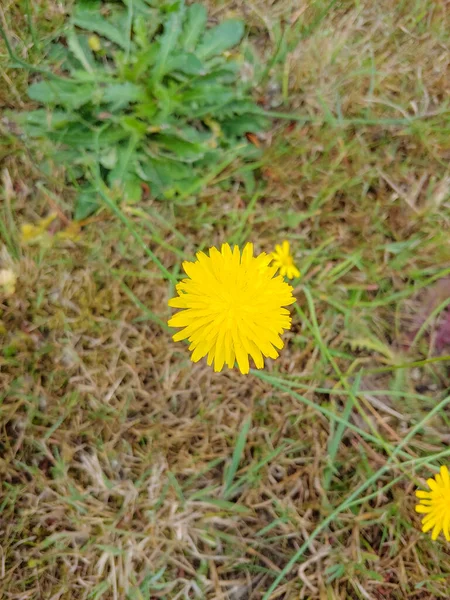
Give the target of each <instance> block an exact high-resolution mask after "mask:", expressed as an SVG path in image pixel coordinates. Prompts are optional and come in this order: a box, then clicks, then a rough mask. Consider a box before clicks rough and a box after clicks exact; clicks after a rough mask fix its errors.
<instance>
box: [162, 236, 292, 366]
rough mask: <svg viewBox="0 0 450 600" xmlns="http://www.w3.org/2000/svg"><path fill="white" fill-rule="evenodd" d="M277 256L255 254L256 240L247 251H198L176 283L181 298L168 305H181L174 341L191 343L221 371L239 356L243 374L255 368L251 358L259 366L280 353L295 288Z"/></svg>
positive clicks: (198, 356)
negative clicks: (285, 278) (278, 273)
mask: <svg viewBox="0 0 450 600" xmlns="http://www.w3.org/2000/svg"><path fill="white" fill-rule="evenodd" d="M271 260H272V258H271V257H270V256H268V255H266V254H265V253H262V254H260V255H259V256H256V257H254V256H253V245H252V244H247V245H246V246H245V248H244V249H243V251H242V252H240V250H239V248H238V247H237V246H234V247H233V248H231V247H230V245H229V244H226V243H225V244H222V247H221V249H220V251H219V250H218V249H217V248H210V250H209V256H208V255H206V254H205V253H203V252H199V253H197V260H196V261H194V262H189V261H185V262H184V263H183V269H184V271H185V273H186V275H187V278H186V279H184V280H183V281H182V282H180V283H179V284H177V286H176V290H177V292H178V297H176V298H172V299H171V300H169V306H172V307H174V308H180V309H182V310H181V311H180V312H178V313H177V314H176V315H174V316H173V317H172V318H171V319H170V320H169V322H168V323H169V325H170V326H171V327H180V328H181V331H179V332H178V333H176V334H175V335H174V336H173V339H174V341H180V340H184V339H187V340H188V341H189V342H190V346H189V350H190V351H191V352H192V355H191V359H192V361H193V362H197V361H198V360H200V359H201V358H203V357H205V356H206V357H207V363H208V365H212V366H213V367H214V370H215V371H221V370H222V368H223V366H224V365H225V364H226V365H227V366H228V367H230V368H232V367H234V365H235V361H237V366H238V368H239V370H240V371H241V373H243V374H246V373H248V372H249V370H250V362H249V357H251V358H252V359H253V361H254V363H255V365H256V367H257V368H258V369H261V368H263V366H264V358H263V356H267V357H270V358H274V359H275V358H277V357H278V352H277V350H276V349H277V348H278V349H279V350H280V349H281V348H282V347H283V345H284V343H283V340H282V339H281V337H280V335H281V334H282V333H283V332H284V331H285V330H286V329H289V328H290V326H291V318H290V316H289V311H288V310H287V309H286V308H284V307H286V306H289V305H290V304H292V303H293V302H295V298H294V297H293V295H292V287H291V286H290V285H288V284H287V283H286V282H285V281H283V279H282V278H281V277H280V276H275V273H276V270H277V267H276V266H274V265H272V266H270V262H271Z"/></svg>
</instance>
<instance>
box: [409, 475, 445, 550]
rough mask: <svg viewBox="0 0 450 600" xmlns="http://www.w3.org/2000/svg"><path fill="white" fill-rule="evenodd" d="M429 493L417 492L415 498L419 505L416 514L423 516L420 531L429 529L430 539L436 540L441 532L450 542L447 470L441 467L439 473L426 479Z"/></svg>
mask: <svg viewBox="0 0 450 600" xmlns="http://www.w3.org/2000/svg"><path fill="white" fill-rule="evenodd" d="M427 484H428V487H429V488H430V490H431V491H429V492H425V491H423V490H417V491H416V496H417V497H418V498H420V503H419V504H417V505H416V512H418V513H422V514H424V515H425V516H424V517H423V519H422V531H423V532H424V533H426V532H427V531H429V530H430V529H433V531H432V532H431V539H432V540H436V539H437V537H438V535H439V534H440V533H441V531H443V532H444V535H445V539H446V540H447V542H450V475H449V472H448V468H447V467H446V466H442V467H441V469H440V473H437V474H436V475H435V477H434V478H430V479H427Z"/></svg>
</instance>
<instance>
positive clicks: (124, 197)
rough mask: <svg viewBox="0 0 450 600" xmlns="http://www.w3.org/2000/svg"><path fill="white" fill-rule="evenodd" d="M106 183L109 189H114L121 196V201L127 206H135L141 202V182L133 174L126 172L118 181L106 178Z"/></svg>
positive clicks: (113, 178)
mask: <svg viewBox="0 0 450 600" xmlns="http://www.w3.org/2000/svg"><path fill="white" fill-rule="evenodd" d="M112 173H113V172H111V174H112ZM108 181H109V183H110V185H111V187H113V188H115V189H116V190H117V192H118V193H119V194H120V195H121V198H120V200H121V201H123V202H126V203H127V204H136V203H137V202H140V201H141V200H142V186H141V180H140V179H139V178H138V177H137V175H135V173H132V172H131V171H126V172H125V173H124V174H123V175H122V176H121V178H120V179H118V178H115V177H111V178H108Z"/></svg>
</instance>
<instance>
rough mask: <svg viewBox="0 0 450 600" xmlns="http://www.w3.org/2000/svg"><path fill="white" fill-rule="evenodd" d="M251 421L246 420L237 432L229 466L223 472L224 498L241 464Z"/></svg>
mask: <svg viewBox="0 0 450 600" xmlns="http://www.w3.org/2000/svg"><path fill="white" fill-rule="evenodd" d="M250 425H251V419H247V420H246V421H244V423H243V425H242V429H241V431H240V432H239V435H238V438H237V440H236V446H235V447H234V451H233V458H232V459H231V464H230V466H229V467H228V468H227V469H226V471H225V481H224V487H225V490H224V494H223V495H224V497H225V498H226V497H227V495H228V492H229V489H230V487H231V484H232V483H233V479H234V476H235V475H236V473H237V470H238V468H239V463H240V462H241V458H242V455H243V453H244V449H245V443H246V441H247V434H248V430H249V429H250Z"/></svg>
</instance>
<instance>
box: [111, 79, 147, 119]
mask: <svg viewBox="0 0 450 600" xmlns="http://www.w3.org/2000/svg"><path fill="white" fill-rule="evenodd" d="M144 99H145V92H144V90H143V89H142V88H141V87H140V86H139V85H136V84H135V83H131V81H124V82H123V83H110V84H109V85H107V86H106V87H105V88H104V89H103V97H102V102H103V103H106V104H111V106H110V107H109V110H111V111H113V112H114V111H118V110H122V109H124V108H126V107H127V106H128V105H129V104H131V103H132V102H138V101H139V100H144Z"/></svg>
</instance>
